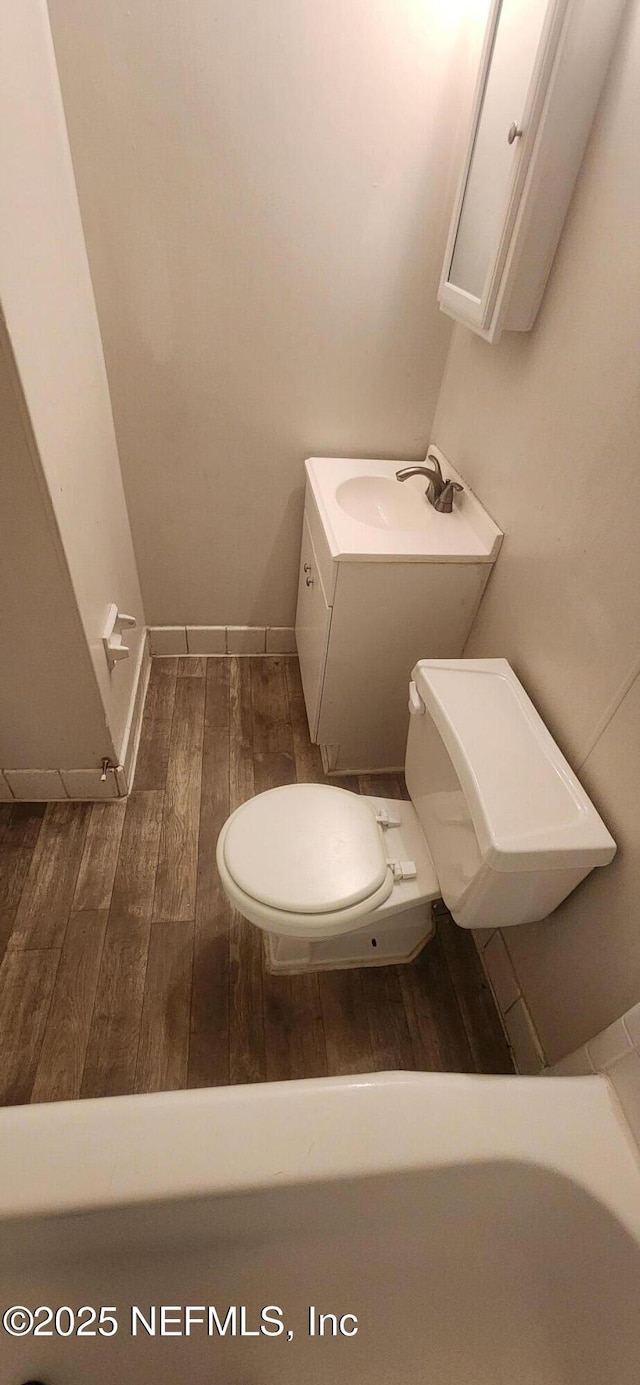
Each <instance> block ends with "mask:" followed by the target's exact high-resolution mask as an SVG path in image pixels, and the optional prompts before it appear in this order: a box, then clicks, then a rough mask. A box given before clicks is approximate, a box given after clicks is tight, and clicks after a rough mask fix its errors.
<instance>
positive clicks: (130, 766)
mask: <svg viewBox="0 0 640 1385" xmlns="http://www.w3.org/2000/svg"><path fill="white" fill-rule="evenodd" d="M150 672H151V656H150V653H149V635H148V632H147V631H145V636H144V639H143V640H142V643H141V646H140V655H139V659H138V669H137V673H136V679H135V684H134V689H133V692H132V696H131V705H130V708H129V716H128V718H127V725H126V728H125V733H124V738H123V742H122V749H121V751H120V761H121V763H120V765H118V767H117V769H116V784H117V789H118V796H119V797H121V798H123V797H124V796H125V794H127V793H128V792H129V789H130V787H131V785H132V784H133V777H134V774H135V772H136V760H137V758H138V746H139V745H140V732H141V731H142V716H143V712H144V703H145V698H146V696H147V688H148V686H149V674H150Z"/></svg>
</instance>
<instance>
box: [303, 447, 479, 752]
mask: <svg viewBox="0 0 640 1385" xmlns="http://www.w3.org/2000/svg"><path fill="white" fill-rule="evenodd" d="M429 455H430V456H435V457H436V458H437V459H438V461H439V462H440V465H441V467H442V471H443V473H444V475H445V477H451V478H452V479H453V480H454V481H457V482H459V483H460V484H462V485H463V486H464V490H463V491H462V493H461V494H459V495H457V496H456V502H455V505H454V508H453V510H452V512H451V514H439V513H437V512H436V511H435V510H434V509H433V507H432V506H431V505H429V503H428V502H427V500H426V498H425V489H426V480H425V478H424V477H422V476H413V477H411V478H410V479H409V480H407V481H405V482H404V483H403V484H401V483H400V482H399V481H397V480H396V472H397V471H398V470H400V469H401V468H402V467H404V466H406V463H404V462H402V461H395V462H393V461H373V460H359V459H358V460H354V459H353V458H344V457H311V458H310V459H309V460H308V461H307V462H306V463H305V467H306V475H307V486H306V496H305V510H304V523H303V536H302V551H301V555H300V577H299V583H298V607H297V613H296V641H297V646H298V654H299V658H300V671H301V674H302V685H303V689H304V696H305V703H306V708H307V717H308V720H309V731H310V734H311V739H312V740H313V741H315V742H316V743H317V744H319V745H320V747H321V750H322V758H323V764H324V767H325V770H326V771H327V772H329V773H332V772H333V773H336V774H346V773H351V772H359V773H366V772H367V771H377V772H380V771H383V770H390V769H399V768H401V767H402V766H403V764H404V754H405V746H406V738H407V725H408V709H407V702H406V697H407V691H406V690H407V683H408V679H409V675H410V672H411V669H412V668H413V666H414V664H415V663H416V662H417V660H418V659H449V658H452V659H453V658H459V657H460V655H461V654H462V651H463V648H464V645H465V642H466V639H467V635H468V633H469V630H470V627H471V624H472V621H473V618H474V616H475V613H476V610H477V608H478V604H479V602H480V598H481V596H482V593H483V591H484V588H485V586H486V583H487V580H488V578H489V575H490V572H491V567H492V564H493V563H494V562H495V559H496V557H497V555H498V552H499V549H500V544H501V542H502V534H501V532H500V530H499V529H498V528H497V526H496V525H495V524H494V523H493V520H492V519H490V517H489V515H487V513H486V511H485V510H483V508H482V506H481V505H480V503H479V501H478V500H477V499H476V497H475V496H474V495H473V493H472V492H471V491H470V490H469V489H468V487H467V486H466V485H465V483H464V481H463V479H462V478H461V477H460V476H458V474H457V472H456V471H455V470H454V468H453V467H452V466H451V465H450V464H449V462H448V461H447V459H446V458H445V457H443V456H442V453H440V452H439V451H438V448H436V447H430V448H429Z"/></svg>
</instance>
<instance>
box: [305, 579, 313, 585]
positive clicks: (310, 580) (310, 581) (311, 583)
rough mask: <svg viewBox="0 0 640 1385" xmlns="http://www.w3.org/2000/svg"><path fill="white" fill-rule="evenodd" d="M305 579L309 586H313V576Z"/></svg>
mask: <svg viewBox="0 0 640 1385" xmlns="http://www.w3.org/2000/svg"><path fill="white" fill-rule="evenodd" d="M304 580H305V582H306V584H307V586H308V587H312V586H313V577H305V579H304Z"/></svg>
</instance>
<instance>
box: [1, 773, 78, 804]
mask: <svg viewBox="0 0 640 1385" xmlns="http://www.w3.org/2000/svg"><path fill="white" fill-rule="evenodd" d="M4 776H5V779H6V781H7V783H8V785H9V788H10V789H11V792H12V794H13V797H14V798H15V799H17V800H18V802H20V803H55V802H57V801H58V800H59V799H61V798H67V797H68V794H67V791H66V789H65V786H64V782H63V779H62V775H61V773H60V770H59V769H5V770H4Z"/></svg>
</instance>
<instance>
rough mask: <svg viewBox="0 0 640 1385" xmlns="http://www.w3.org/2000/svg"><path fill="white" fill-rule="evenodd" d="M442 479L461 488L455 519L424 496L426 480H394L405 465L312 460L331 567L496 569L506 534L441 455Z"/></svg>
mask: <svg viewBox="0 0 640 1385" xmlns="http://www.w3.org/2000/svg"><path fill="white" fill-rule="evenodd" d="M429 453H430V454H431V455H434V454H435V456H436V457H437V458H438V461H439V462H440V465H441V467H442V471H443V474H444V476H445V477H447V478H449V477H450V478H451V479H452V480H453V481H457V482H458V483H459V484H460V485H461V486H463V487H464V489H463V491H462V492H461V493H460V494H457V495H456V498H455V503H454V506H453V510H452V512H451V514H441V513H439V512H438V511H437V510H434V508H433V506H432V505H430V504H429V502H428V500H427V499H426V496H425V490H426V488H427V480H428V478H427V477H425V476H420V475H418V476H411V477H409V478H408V479H407V480H406V481H398V480H396V472H397V471H399V470H400V469H401V467H405V466H407V462H406V460H402V459H399V460H398V461H385V460H379V459H374V458H357V457H309V458H308V459H307V461H306V463H305V466H306V471H307V477H308V480H309V486H310V489H311V493H312V496H313V500H314V502H315V506H316V509H317V512H318V517H319V520H320V523H321V525H322V529H323V530H324V534H325V538H326V541H327V544H328V547H329V552H330V556H331V558H332V559H333V560H334V561H337V560H341V561H347V562H349V561H351V562H365V561H366V562H383V563H384V562H386V563H392V562H393V563H397V562H400V563H402V562H405V563H409V562H414V563H415V562H422V563H443V562H444V563H447V562H448V563H492V562H495V559H496V557H497V555H498V551H499V548H500V544H501V542H502V533H501V531H500V530H499V529H498V527H497V525H496V524H494V522H493V520H492V519H491V517H490V516H489V515H488V514H487V512H486V510H484V509H483V507H482V505H481V504H480V501H479V500H478V499H477V498H476V496H475V495H474V494H473V491H471V490H470V489H469V487H468V486H467V484H466V482H465V480H464V477H462V476H459V475H458V472H457V471H456V470H455V468H454V467H452V466H451V463H450V462H448V461H447V458H446V457H444V456H443V455H442V453H441V452H440V451H439V449H438V448H437V447H433V446H430V447H429Z"/></svg>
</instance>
